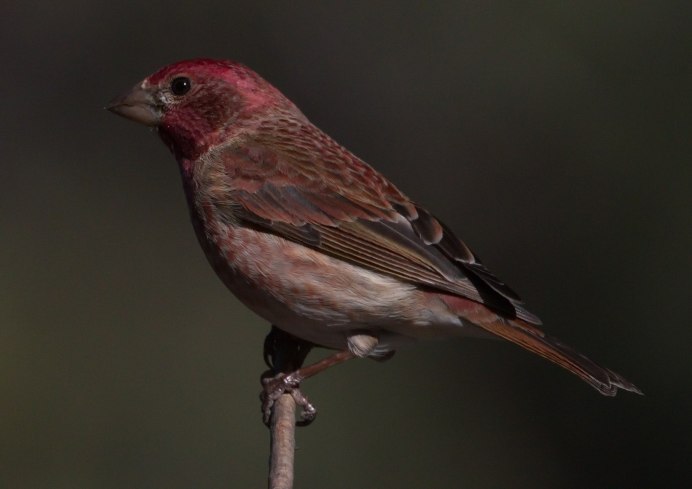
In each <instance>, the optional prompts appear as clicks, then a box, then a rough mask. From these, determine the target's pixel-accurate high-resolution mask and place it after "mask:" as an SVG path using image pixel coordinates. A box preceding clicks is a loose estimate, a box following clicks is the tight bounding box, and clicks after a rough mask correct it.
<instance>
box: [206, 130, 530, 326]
mask: <svg viewBox="0 0 692 489" xmlns="http://www.w3.org/2000/svg"><path fill="white" fill-rule="evenodd" d="M302 127H303V128H305V127H306V126H302ZM302 130H311V131H314V133H312V134H305V135H303V136H304V137H302V138H301V137H298V138H296V136H295V134H293V135H290V134H288V135H286V137H285V141H284V139H282V138H281V137H277V136H273V137H272V138H271V139H268V140H267V139H265V140H263V141H257V140H255V141H254V142H249V141H246V142H244V144H242V145H229V146H227V147H222V148H218V149H217V150H215V151H216V152H219V153H220V154H216V155H214V158H213V159H214V160H216V161H219V160H220V161H222V162H223V171H222V175H221V178H223V179H225V182H224V184H223V185H222V186H221V188H223V189H224V192H223V194H222V195H221V196H220V198H217V199H215V205H217V207H218V208H219V212H221V214H222V215H226V216H227V217H228V219H230V220H235V221H239V222H241V223H243V224H244V225H248V226H252V227H255V228H257V229H260V230H262V231H265V232H270V233H274V234H277V235H279V236H281V237H284V238H286V239H289V240H292V241H294V242H297V243H300V244H302V245H304V246H308V247H310V248H313V249H316V250H319V251H321V252H323V253H325V254H327V255H330V256H332V257H335V258H338V259H341V260H344V261H347V262H349V263H352V264H356V265H358V266H361V267H364V268H367V269H369V270H374V271H377V272H379V273H382V274H385V275H388V276H391V277H395V278H397V279H400V280H403V281H405V282H409V283H412V284H415V285H418V286H423V287H429V288H431V289H437V290H440V291H444V292H448V293H452V294H456V295H460V296H463V297H466V298H468V299H471V300H474V301H477V302H480V303H483V304H485V305H486V306H488V307H489V308H491V309H492V310H494V311H496V312H498V313H499V314H501V315H502V316H504V317H507V318H519V319H523V320H524V321H527V322H529V323H532V324H535V325H539V324H540V323H541V322H540V320H539V319H538V318H537V317H536V316H534V315H533V314H531V313H530V312H528V311H527V310H526V309H524V307H523V305H522V302H521V300H520V299H519V297H518V296H517V294H515V293H514V292H513V291H512V290H511V289H510V288H509V287H508V286H507V285H506V284H504V283H503V282H502V281H500V280H499V279H498V278H497V277H496V276H495V275H493V274H492V273H491V272H490V271H488V269H487V268H486V267H485V266H484V265H483V264H482V263H481V262H480V260H479V259H478V257H476V255H474V253H473V252H472V251H471V250H470V249H469V248H468V247H467V246H466V245H465V244H464V243H463V242H462V241H461V240H460V239H458V238H457V237H456V236H454V234H453V233H452V232H451V231H450V230H449V228H448V227H446V226H445V225H444V224H442V223H441V222H440V221H438V220H437V219H436V218H435V217H433V216H432V215H431V214H430V213H428V212H427V211H425V210H424V209H423V208H421V207H419V206H417V205H415V204H414V203H412V202H411V201H410V200H409V199H408V198H406V196H404V195H403V194H402V193H401V192H400V191H399V190H398V189H397V188H396V187H394V186H393V185H392V184H391V183H390V182H388V181H387V180H386V179H385V178H384V177H383V176H382V175H380V174H379V173H377V172H376V171H375V170H374V169H372V168H371V167H370V166H368V165H366V164H365V163H364V162H362V161H361V160H359V159H358V158H356V157H355V156H353V155H352V154H351V153H349V152H348V151H347V150H346V149H344V148H343V147H341V146H339V145H338V144H337V143H335V142H333V140H331V139H329V138H328V137H327V136H325V135H323V133H321V132H319V130H317V129H314V128H312V126H308V127H307V128H305V129H302ZM301 141H306V142H304V143H303V145H302V146H301Z"/></svg>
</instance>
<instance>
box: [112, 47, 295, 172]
mask: <svg viewBox="0 0 692 489" xmlns="http://www.w3.org/2000/svg"><path fill="white" fill-rule="evenodd" d="M277 103H280V105H284V104H289V105H290V102H288V101H287V100H286V99H285V98H284V97H283V96H282V95H281V94H280V93H279V92H278V91H277V90H276V89H275V88H274V87H272V86H271V85H269V83H267V82H266V81H264V80H263V79H262V78H260V77H259V76H258V75H257V74H256V73H254V72H253V71H252V70H249V69H248V68H246V67H245V66H243V65H241V64H239V63H234V62H231V61H217V60H211V59H199V60H192V61H181V62H179V63H175V64H172V65H169V66H166V67H165V68H162V69H161V70H159V71H157V72H156V73H154V74H153V75H151V76H149V77H147V78H145V79H144V80H143V81H142V82H141V83H139V84H137V85H136V86H135V87H134V88H133V89H132V90H131V91H130V92H128V93H126V94H124V95H122V96H120V97H117V98H116V99H114V100H113V101H111V103H110V104H109V105H108V107H107V108H108V109H109V110H111V111H113V112H115V113H116V114H119V115H121V116H123V117H126V118H128V119H132V120H134V121H136V122H139V123H141V124H145V125H147V126H153V127H156V128H157V129H158V131H159V134H160V135H161V137H162V139H163V140H164V142H166V144H168V145H169V146H170V147H171V149H172V150H173V151H174V153H176V154H177V155H178V156H182V157H186V158H189V157H192V156H194V155H195V154H199V153H200V152H201V151H203V150H204V149H205V148H206V147H207V146H208V145H209V144H210V143H211V142H212V140H213V139H214V138H215V136H216V135H217V134H218V133H219V132H220V131H221V130H223V129H225V128H228V127H230V126H232V125H233V124H234V122H236V121H237V120H238V119H239V118H242V117H243V113H247V112H249V111H250V109H252V112H253V113H255V114H256V113H257V111H258V109H261V108H262V107H265V106H266V107H269V106H276V105H277Z"/></svg>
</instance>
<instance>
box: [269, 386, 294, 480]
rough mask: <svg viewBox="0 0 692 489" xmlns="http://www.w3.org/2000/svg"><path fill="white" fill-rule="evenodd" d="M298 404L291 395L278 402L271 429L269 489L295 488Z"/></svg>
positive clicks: (286, 395) (273, 413) (274, 409)
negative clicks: (294, 465)
mask: <svg viewBox="0 0 692 489" xmlns="http://www.w3.org/2000/svg"><path fill="white" fill-rule="evenodd" d="M295 415H296V403H295V401H294V400H293V397H292V396H291V395H290V394H284V395H282V396H281V397H279V399H277V400H276V403H275V404H274V408H273V412H272V420H271V427H270V450H271V456H270V458H269V489H291V488H292V487H293V460H294V454H295V426H296V421H295Z"/></svg>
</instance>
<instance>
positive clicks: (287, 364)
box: [260, 326, 355, 426]
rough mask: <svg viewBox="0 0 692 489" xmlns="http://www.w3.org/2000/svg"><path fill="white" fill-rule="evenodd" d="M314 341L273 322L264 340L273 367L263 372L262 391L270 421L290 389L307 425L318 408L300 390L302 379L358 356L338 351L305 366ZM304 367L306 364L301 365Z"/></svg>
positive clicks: (267, 359) (264, 411) (265, 414)
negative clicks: (279, 327)
mask: <svg viewBox="0 0 692 489" xmlns="http://www.w3.org/2000/svg"><path fill="white" fill-rule="evenodd" d="M312 346H313V344H312V343H309V342H307V341H304V340H301V339H299V338H296V337H295V336H292V335H290V334H288V333H286V332H284V331H281V330H280V329H278V328H276V327H275V326H272V330H271V332H270V333H269V334H268V335H267V338H266V339H265V341H264V359H265V362H266V363H267V365H268V366H269V368H270V370H268V371H267V372H265V373H264V374H263V375H262V386H263V387H264V388H263V390H262V393H261V394H260V399H261V400H262V415H263V420H264V423H265V424H266V425H269V421H270V419H271V410H272V406H273V405H274V402H275V401H276V400H277V399H278V398H279V397H280V396H281V395H282V394H284V393H289V394H291V396H292V397H293V399H294V400H295V402H296V404H297V405H298V406H300V407H301V409H302V412H301V414H300V419H299V421H298V422H297V423H296V424H297V425H298V426H307V425H308V424H310V423H311V422H312V421H313V420H314V419H315V416H317V410H316V409H315V407H314V406H313V405H312V404H311V403H310V402H309V401H308V399H307V397H305V396H304V395H303V393H302V392H301V391H300V383H301V382H302V381H303V380H305V379H308V378H310V377H312V376H314V375H317V374H318V373H320V372H322V371H323V370H326V369H328V368H329V367H332V366H334V365H338V364H340V363H343V362H345V361H346V360H350V359H351V358H354V357H355V355H354V354H353V353H351V352H350V351H349V350H345V351H340V352H337V353H335V354H333V355H331V356H329V357H327V358H324V359H322V360H320V361H318V362H316V363H313V364H312V365H308V366H307V367H302V364H303V362H304V361H305V357H306V356H307V354H308V352H309V351H310V349H311V348H312ZM301 367H302V368H301Z"/></svg>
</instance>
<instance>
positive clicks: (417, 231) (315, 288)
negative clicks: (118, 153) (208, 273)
mask: <svg viewBox="0 0 692 489" xmlns="http://www.w3.org/2000/svg"><path fill="white" fill-rule="evenodd" d="M109 108H110V110H112V111H114V112H116V113H118V114H120V115H123V116H125V117H128V118H130V119H133V120H135V121H137V122H141V123H143V124H146V125H149V126H154V127H156V128H157V131H158V133H159V135H160V136H161V138H162V139H163V141H164V142H165V143H166V145H168V147H169V148H170V149H171V151H172V152H173V153H174V154H175V156H176V159H177V161H178V164H179V166H180V170H181V175H182V179H183V186H184V189H185V193H186V196H187V200H188V204H189V207H190V212H191V216H192V222H193V225H194V228H195V231H196V233H197V237H198V239H199V242H200V244H201V246H202V248H203V249H204V252H205V253H206V256H207V258H208V259H209V262H210V263H211V265H212V266H213V268H214V270H215V271H216V273H217V274H218V275H219V277H220V278H221V279H222V280H223V282H224V284H225V285H226V286H227V287H228V288H229V289H230V290H231V291H232V292H233V293H234V294H235V295H236V296H237V297H238V298H239V299H240V300H241V301H242V302H243V303H244V304H246V305H247V306H248V307H249V308H250V309H252V310H253V311H254V312H255V313H257V314H259V315H260V316H262V317H263V318H265V319H267V320H268V321H270V322H272V324H274V325H276V326H277V327H279V328H281V329H283V330H285V331H287V332H289V333H291V334H293V335H294V336H297V337H299V338H302V339H304V340H306V341H310V342H312V343H315V344H318V345H322V346H325V347H328V348H333V349H337V350H344V351H347V350H350V351H351V352H352V353H353V354H355V355H357V356H371V357H379V356H383V355H387V354H389V353H391V352H392V351H394V350H395V349H397V348H398V347H400V346H402V345H404V344H407V343H411V342H415V341H417V340H420V339H425V338H447V337H450V338H451V337H458V336H494V337H500V338H503V339H506V340H508V341H511V342H513V343H515V344H517V345H519V346H521V347H523V348H525V349H527V350H529V351H531V352H533V353H536V354H538V355H540V356H542V357H544V358H546V359H548V360H550V361H552V362H554V363H556V364H558V365H560V366H562V367H564V368H566V369H567V370H569V371H571V372H572V373H574V374H576V375H577V376H579V377H580V378H582V379H583V380H585V381H586V382H588V383H589V384H591V385H592V386H593V387H595V388H596V389H598V390H599V391H600V392H601V393H603V394H605V395H614V394H615V393H616V391H617V390H618V388H620V389H625V390H629V391H632V392H637V393H641V392H640V391H639V389H637V387H636V386H634V385H633V384H631V383H630V382H628V381H627V380H625V379H624V378H623V377H621V376H620V375H618V374H616V373H614V372H612V371H610V370H608V369H606V368H603V367H601V366H599V365H597V364H595V363H594V362H592V361H591V360H589V359H588V358H586V357H585V356H583V355H581V354H579V353H577V352H576V351H574V350H573V349H571V348H569V347H567V346H566V345H564V344H562V343H561V342H559V341H558V340H556V339H554V338H551V337H549V336H547V335H545V334H544V333H543V332H542V330H541V329H540V328H539V326H540V324H541V322H540V320H539V319H538V318H537V317H536V316H534V315H533V314H531V313H530V312H529V311H528V310H527V309H526V308H525V306H524V305H523V303H522V302H521V300H520V299H519V297H518V295H517V294H516V293H514V292H513V291H512V290H511V289H510V288H509V287H508V286H507V285H506V284H504V283H503V282H502V281H500V280H499V279H498V278H497V277H496V276H495V275H493V274H492V273H491V272H490V271H489V270H488V269H487V268H486V267H485V266H484V265H483V264H482V263H481V262H480V261H479V260H478V258H477V257H476V256H475V255H474V253H473V252H472V251H471V250H470V249H469V248H468V247H467V246H466V245H465V244H464V243H463V242H462V241H461V240H459V239H458V238H457V237H456V236H454V234H453V233H452V232H451V230H450V229H449V228H448V227H446V226H445V225H444V224H443V223H441V222H440V221H439V220H437V219H436V218H435V217H433V215H432V214H430V213H429V212H428V211H426V210H425V209H424V208H422V207H421V206H419V205H418V204H416V203H415V202H412V201H411V200H410V199H409V198H408V197H406V196H405V195H404V194H403V193H402V192H401V191H400V190H399V189H397V188H396V187H395V186H394V185H393V184H391V183H390V182H389V181H388V180H387V179H386V178H385V177H384V176H382V175H381V174H380V173H378V172H377V171H376V170H374V169H373V168H372V167H370V166H369V165H367V164H366V163H364V162H363V161H362V160H360V159H359V158H358V157H356V156H354V155H353V154H352V153H351V152H349V151H348V150H347V149H345V148H344V147H343V146H341V145H339V144H338V143H336V142H335V141H334V140H333V139H332V138H330V137H329V136H327V135H326V134H325V133H323V132H322V131H321V130H320V129H318V128H317V127H316V126H314V125H313V124H312V123H310V121H308V119H307V118H306V117H305V116H304V115H303V114H302V113H301V112H300V110H299V109H298V108H297V107H296V106H295V105H294V104H293V103H292V102H291V101H290V100H288V99H287V98H286V97H284V96H283V95H282V94H281V93H280V92H279V91H278V90H277V89H276V88H274V87H273V86H272V85H270V84H269V83H268V82H267V81H265V80H264V79H263V78H261V77H260V76H259V75H257V74H256V73H255V72H254V71H252V70H250V69H249V68H247V67H245V66H243V65H241V64H239V63H235V62H231V61H218V60H209V59H196V60H189V61H182V62H179V63H175V64H172V65H170V66H167V67H165V68H163V69H161V70H159V71H158V72H156V73H154V74H153V75H151V76H149V77H148V78H146V79H144V80H143V81H142V82H141V83H139V84H138V85H137V86H136V87H135V88H134V89H133V90H131V91H130V92H128V93H127V94H125V95H124V96H122V97H119V98H118V99H116V100H114V101H113V102H112V103H111V105H110V106H109Z"/></svg>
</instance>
